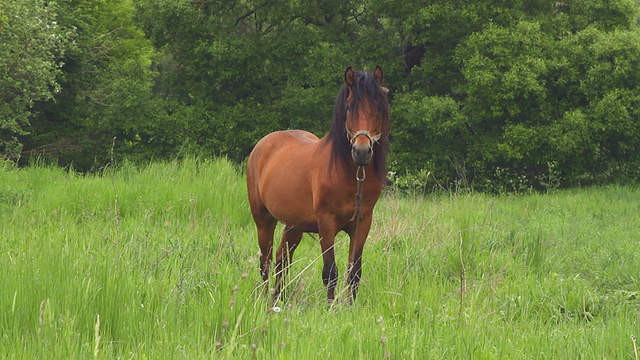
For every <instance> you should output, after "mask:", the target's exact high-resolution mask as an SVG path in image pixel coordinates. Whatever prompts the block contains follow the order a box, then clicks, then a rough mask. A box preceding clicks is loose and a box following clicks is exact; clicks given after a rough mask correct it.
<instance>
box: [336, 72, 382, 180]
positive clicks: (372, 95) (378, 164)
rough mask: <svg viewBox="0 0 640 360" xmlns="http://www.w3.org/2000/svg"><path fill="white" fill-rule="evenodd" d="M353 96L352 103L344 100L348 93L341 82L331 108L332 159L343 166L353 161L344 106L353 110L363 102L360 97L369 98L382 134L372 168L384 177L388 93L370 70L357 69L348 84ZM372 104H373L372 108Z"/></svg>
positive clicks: (375, 150) (377, 144) (346, 166)
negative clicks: (340, 87) (377, 117)
mask: <svg viewBox="0 0 640 360" xmlns="http://www.w3.org/2000/svg"><path fill="white" fill-rule="evenodd" d="M351 91H352V99H353V101H352V102H351V104H347V97H348V96H349V87H348V86H347V85H346V84H344V85H343V86H342V89H340V92H339V93H338V96H337V97H336V101H335V104H334V108H333V120H332V122H331V129H330V130H329V134H328V136H329V139H330V140H331V161H330V164H333V163H334V161H338V162H339V163H340V164H341V165H342V167H343V168H345V170H346V169H347V168H348V166H349V165H350V164H353V160H352V158H351V143H350V142H349V139H347V134H346V130H345V121H346V119H347V106H348V107H349V109H348V110H349V111H352V112H355V111H357V109H358V106H360V105H361V104H363V99H368V101H369V104H370V106H371V107H372V110H373V111H375V112H376V113H379V114H380V115H381V117H380V119H381V121H382V126H381V127H380V128H381V129H382V136H381V137H380V140H379V141H378V142H377V143H375V144H374V146H373V159H372V160H371V161H372V162H373V169H374V171H375V172H376V174H377V175H378V176H380V177H383V178H384V177H386V172H387V154H388V153H389V133H390V131H391V125H390V120H389V101H388V99H387V94H386V92H385V91H383V89H382V88H381V86H380V85H379V84H378V82H377V81H376V79H375V78H374V76H373V75H372V74H371V73H368V72H364V71H362V72H357V73H356V77H355V80H354V81H353V84H352V86H351ZM374 107H375V108H374Z"/></svg>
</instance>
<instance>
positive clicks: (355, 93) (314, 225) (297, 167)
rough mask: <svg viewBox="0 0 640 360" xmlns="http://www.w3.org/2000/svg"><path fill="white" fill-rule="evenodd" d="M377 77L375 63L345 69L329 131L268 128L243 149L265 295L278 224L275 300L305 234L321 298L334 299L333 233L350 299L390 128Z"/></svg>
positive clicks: (383, 172) (380, 184) (380, 75)
mask: <svg viewBox="0 0 640 360" xmlns="http://www.w3.org/2000/svg"><path fill="white" fill-rule="evenodd" d="M383 79H384V73H383V71H382V68H381V67H380V66H377V67H376V68H375V70H374V71H373V73H369V72H364V71H360V72H356V71H354V70H353V69H352V68H351V67H348V68H347V69H346V70H345V72H344V84H343V86H342V88H341V90H340V91H339V92H338V95H337V97H336V100H335V102H334V109H333V120H332V122H331V127H330V130H329V132H328V133H327V134H326V135H325V136H324V137H323V138H321V139H320V138H318V137H317V136H315V135H314V134H312V133H310V132H307V131H303V130H283V131H276V132H273V133H270V134H268V135H266V136H265V137H263V138H262V139H261V140H260V141H259V142H258V143H257V144H256V145H255V147H254V149H253V150H252V151H251V154H250V155H249V159H248V162H247V191H248V197H249V205H250V207H251V214H252V216H253V219H254V221H255V224H256V227H257V231H258V244H259V246H260V273H261V275H262V279H263V281H264V284H265V292H266V293H268V291H269V285H268V284H269V270H270V266H271V260H272V252H273V237H274V230H275V227H276V224H277V223H278V222H282V223H284V226H285V229H284V231H283V234H282V240H281V242H280V245H279V246H278V248H277V250H276V253H275V256H276V285H275V289H274V293H273V297H274V301H276V302H277V301H278V300H279V299H280V293H281V290H282V288H283V282H284V280H283V279H284V276H285V273H286V271H287V269H288V267H289V264H290V263H291V262H292V260H293V253H294V251H295V250H296V247H297V246H298V244H300V241H301V239H302V235H303V233H305V232H307V233H317V234H319V238H320V247H321V249H322V259H323V263H324V264H323V269H322V281H323V283H324V285H325V287H326V289H327V301H328V302H329V303H332V302H333V301H334V299H335V288H336V285H337V279H338V267H337V266H336V262H335V254H334V239H335V236H336V235H337V234H338V233H339V232H340V231H344V232H346V233H347V234H348V235H349V238H350V243H349V265H348V268H347V287H348V290H349V291H348V293H347V296H348V297H349V302H351V303H352V302H353V301H354V300H355V298H356V295H357V292H358V285H359V283H360V277H361V275H362V251H363V247H364V245H365V242H366V240H367V236H368V234H369V229H370V227H371V221H372V216H373V209H374V207H375V205H376V202H377V201H378V198H379V197H380V193H381V192H382V189H383V186H384V185H385V184H386V175H387V174H386V172H387V167H386V158H387V153H388V151H389V135H390V131H391V126H390V118H389V102H388V98H387V92H388V90H387V89H386V88H385V87H383V86H382V82H383ZM365 179H366V181H365ZM354 194H355V196H354Z"/></svg>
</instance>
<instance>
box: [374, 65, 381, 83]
mask: <svg viewBox="0 0 640 360" xmlns="http://www.w3.org/2000/svg"><path fill="white" fill-rule="evenodd" d="M373 77H374V78H375V79H376V81H377V82H378V85H382V81H383V80H384V71H382V68H381V67H380V65H376V69H375V70H373Z"/></svg>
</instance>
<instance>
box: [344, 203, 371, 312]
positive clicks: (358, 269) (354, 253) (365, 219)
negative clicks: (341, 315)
mask: <svg viewBox="0 0 640 360" xmlns="http://www.w3.org/2000/svg"><path fill="white" fill-rule="evenodd" d="M370 228H371V214H368V215H363V216H362V218H360V221H358V222H357V223H356V224H355V226H354V227H353V228H352V229H350V230H349V238H350V241H349V268H348V269H347V270H348V271H347V286H348V287H349V296H350V298H349V301H350V302H351V303H353V302H354V301H355V300H356V295H358V286H359V285H360V277H361V276H362V250H363V248H364V244H365V242H366V241H367V236H368V235H369V229H370Z"/></svg>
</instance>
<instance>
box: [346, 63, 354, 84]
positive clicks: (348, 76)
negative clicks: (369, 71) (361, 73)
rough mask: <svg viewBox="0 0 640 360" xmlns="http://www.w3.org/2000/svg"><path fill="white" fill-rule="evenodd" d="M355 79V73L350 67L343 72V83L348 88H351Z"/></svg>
mask: <svg viewBox="0 0 640 360" xmlns="http://www.w3.org/2000/svg"><path fill="white" fill-rule="evenodd" d="M355 79H356V73H354V72H353V69H352V68H351V66H349V67H348V68H347V69H346V70H345V71H344V83H345V84H347V86H348V87H351V85H352V84H353V81H354V80H355Z"/></svg>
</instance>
